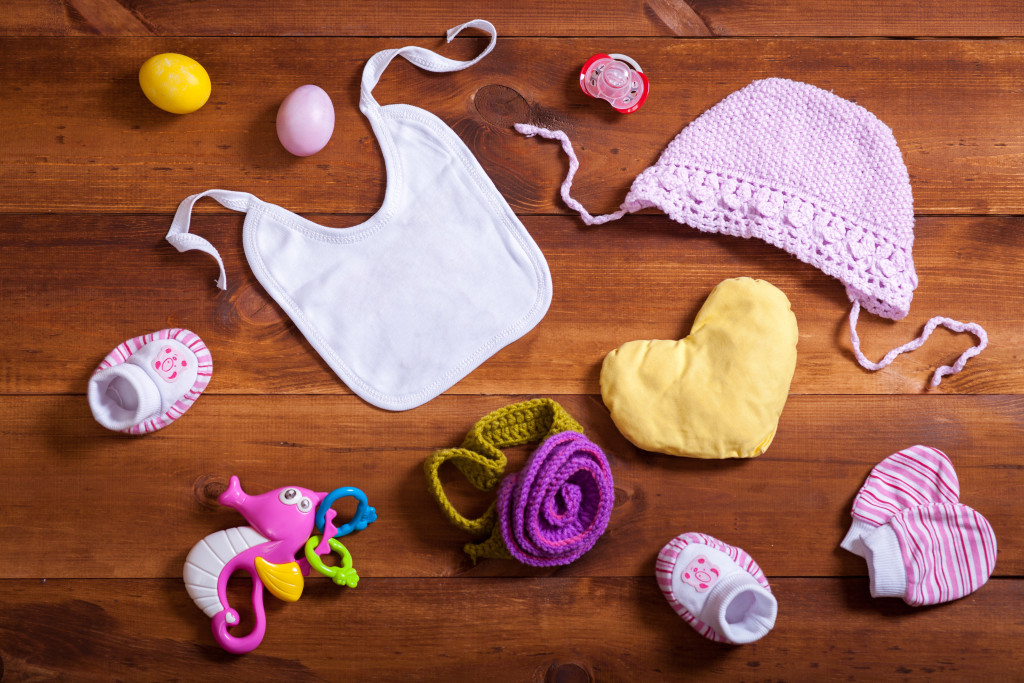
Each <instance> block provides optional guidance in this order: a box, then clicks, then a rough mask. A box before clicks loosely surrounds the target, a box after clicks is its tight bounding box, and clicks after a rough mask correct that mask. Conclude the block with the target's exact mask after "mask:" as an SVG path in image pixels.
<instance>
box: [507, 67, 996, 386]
mask: <svg viewBox="0 0 1024 683" xmlns="http://www.w3.org/2000/svg"><path fill="white" fill-rule="evenodd" d="M516 130H518V131H519V132H520V133H523V134H525V135H529V136H532V135H540V136H541V137H545V138H549V139H557V140H560V141H561V142H562V147H563V148H564V149H565V151H566V153H567V154H568V155H569V158H570V161H569V174H568V176H567V177H566V179H565V182H564V183H563V184H562V198H563V200H564V201H565V202H566V204H567V205H569V206H570V207H571V208H573V209H575V210H576V211H578V212H579V213H580V214H581V215H582V217H583V221H584V222H585V223H586V224H588V225H599V224H602V223H606V222H609V221H612V220H617V219H618V218H621V217H622V216H623V215H625V214H626V213H631V212H634V211H639V210H640V209H644V208H649V207H654V208H658V209H660V210H661V211H664V212H665V213H667V214H668V215H669V217H671V218H672V219H673V220H675V221H678V222H679V223H685V224H687V225H690V226H692V227H695V228H697V229H698V230H701V231H704V232H715V233H722V234H725V235H734V236H736V237H757V238H759V239H761V240H764V241H765V242H768V243H769V244H772V245H775V246H777V247H779V248H780V249H784V250H786V251H788V252H789V253H791V254H793V255H794V256H796V257H797V258H799V259H800V260H801V261H804V262H805V263H809V264H811V265H813V266H815V267H816V268H818V269H820V270H821V271H823V272H824V273H826V274H828V275H830V276H832V277H834V278H836V279H838V280H839V281H841V282H842V283H843V284H845V285H846V292H847V295H848V296H849V298H850V301H851V302H852V304H853V310H852V311H851V316H850V331H851V342H852V343H853V346H854V355H855V356H856V357H857V360H858V361H859V362H860V364H861V365H862V366H863V367H865V368H867V369H870V370H877V369H880V368H882V367H885V366H886V365H888V364H889V363H891V362H892V360H893V359H894V358H895V357H896V356H897V355H899V354H900V353H903V352H905V351H912V350H914V349H916V348H918V347H919V346H920V345H921V344H923V343H924V340H925V339H927V337H928V335H929V334H931V331H932V330H933V329H934V328H935V327H936V326H937V325H943V326H945V327H947V328H949V329H952V330H954V331H957V332H963V331H967V332H971V333H972V334H974V335H976V336H977V337H978V339H979V341H980V343H979V344H978V345H977V346H975V347H974V348H972V349H969V350H968V351H967V352H965V353H964V354H963V355H962V356H961V358H960V359H959V360H958V361H957V363H956V364H955V365H954V366H952V367H949V366H947V367H943V368H940V369H939V370H937V371H936V373H935V375H934V376H933V379H932V385H933V386H937V385H938V384H939V382H940V381H941V378H942V377H943V376H944V375H947V374H953V373H954V372H958V371H959V370H960V369H962V367H963V364H964V363H966V361H967V359H968V358H970V357H971V356H974V355H977V354H978V353H980V352H981V351H982V349H984V348H985V346H986V344H987V341H988V339H987V335H986V334H985V331H984V329H982V328H981V327H980V326H979V325H976V324H974V323H960V322H957V321H955V320H950V319H948V318H933V319H932V321H930V323H929V325H928V326H927V327H926V329H925V333H924V334H923V335H922V336H921V337H920V338H919V339H917V340H914V341H913V342H910V343H908V344H905V345H904V346H902V347H900V348H899V349H895V350H894V351H893V352H891V353H890V354H889V355H887V356H886V357H885V358H883V359H882V361H880V362H879V363H872V362H871V361H869V360H868V359H867V358H866V357H864V355H863V353H861V351H860V340H859V338H858V337H857V334H856V321H857V314H858V313H859V310H860V307H861V306H863V307H864V308H866V309H867V310H869V311H871V312H872V313H875V314H876V315H880V316H882V317H885V318H889V319H892V320H899V319H901V318H904V317H906V315H907V314H908V313H909V312H910V302H911V299H912V298H913V296H914V289H915V288H916V287H917V284H918V279H917V273H916V272H915V271H914V259H913V255H912V253H911V252H912V247H913V244H914V202H913V196H912V194H911V190H910V177H909V175H908V173H907V167H906V166H905V165H904V163H903V158H902V156H901V154H900V150H899V147H898V146H897V145H896V140H895V138H894V137H893V134H892V131H891V130H890V129H889V127H888V126H886V125H885V124H884V123H882V122H881V121H879V120H878V118H876V117H875V116H874V114H872V113H871V112H869V111H867V110H866V109H864V108H863V107H861V106H859V105H857V104H854V103H853V102H849V101H847V100H844V99H842V98H840V97H838V96H836V95H833V94H832V93H830V92H826V91H825V90H822V89H821V88H817V87H815V86H813V85H808V84H806V83H798V82H795V81H790V80H785V79H781V78H769V79H765V80H761V81H755V82H753V83H751V84H750V85H748V86H747V87H745V88H743V89H742V90H739V91H737V92H734V93H732V94H731V95H729V96H728V97H726V98H725V99H724V100H722V101H721V102H719V103H718V104H717V105H715V106H714V107H712V108H711V109H709V110H708V111H706V112H705V113H704V114H702V115H701V116H700V117H698V118H697V119H696V120H695V121H694V122H693V123H691V124H690V125H689V126H687V127H686V128H684V129H683V131H682V132H681V133H679V135H677V136H676V138H675V139H674V140H673V141H672V142H671V143H669V145H668V147H666V149H665V151H664V152H662V155H661V157H660V158H659V159H658V161H657V163H655V164H654V165H653V166H651V167H650V168H648V169H646V170H645V171H644V172H643V173H641V174H640V175H639V176H638V177H637V178H636V180H634V181H633V185H632V187H631V188H630V190H629V194H628V195H627V196H626V200H625V201H624V202H623V203H622V206H621V207H620V209H619V210H618V211H616V212H614V213H611V214H608V215H605V216H591V215H590V214H589V213H587V211H586V210H585V209H584V208H583V207H582V206H581V205H580V204H579V202H577V201H576V200H574V199H572V197H571V196H569V189H570V188H571V186H572V178H573V176H574V175H575V173H576V170H577V168H578V167H579V162H578V161H577V160H576V156H575V154H574V153H573V151H572V145H571V144H570V142H569V139H568V137H567V136H566V135H565V133H563V132H562V131H551V130H547V129H543V128H537V127H535V126H530V125H527V124H517V125H516Z"/></svg>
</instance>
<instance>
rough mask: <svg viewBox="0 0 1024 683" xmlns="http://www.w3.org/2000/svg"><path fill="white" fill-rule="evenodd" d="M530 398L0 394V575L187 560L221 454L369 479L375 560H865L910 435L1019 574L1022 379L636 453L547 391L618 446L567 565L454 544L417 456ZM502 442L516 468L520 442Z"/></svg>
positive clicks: (367, 558)
mask: <svg viewBox="0 0 1024 683" xmlns="http://www.w3.org/2000/svg"><path fill="white" fill-rule="evenodd" d="M524 398H528V397H515V396H477V397H466V396H463V397H442V398H438V399H436V400H435V401H433V402H431V403H429V404H427V405H426V406H424V407H422V408H418V409H416V410H413V411H407V412H403V413H394V414H391V413H384V412H382V411H380V410H378V409H376V408H372V407H370V406H368V405H367V404H365V403H363V402H362V401H360V400H359V399H356V398H354V397H346V396H324V397H309V396H293V397H285V396H263V397H239V396H204V397H202V398H201V399H200V400H199V401H198V402H197V403H196V405H195V406H194V407H193V408H192V410H191V411H190V412H189V413H188V414H187V415H186V416H184V417H183V418H182V419H181V420H180V421H179V422H178V423H177V424H174V425H171V426H170V427H168V428H166V429H164V430H161V431H159V432H156V433H154V434H152V435H148V436H145V437H141V438H140V437H127V436H124V435H116V434H113V433H110V432H107V431H105V430H104V429H103V428H102V427H100V426H99V425H98V424H96V423H95V422H94V421H93V420H92V417H91V415H90V413H89V409H88V406H87V405H86V402H85V400H84V399H83V398H82V397H29V396H19V397H11V398H6V397H5V398H0V409H2V410H0V414H2V415H4V419H3V422H2V431H0V452H3V453H4V454H5V455H4V460H3V463H4V464H3V471H4V476H3V478H2V480H0V499H2V500H3V501H4V510H5V514H4V515H3V516H0V538H3V539H4V544H3V546H2V548H0V567H3V569H2V574H0V577H6V578H43V577H48V578H70V577H80V578H111V577H119V578H150V577H175V576H180V572H181V568H182V566H183V563H184V558H185V556H186V555H187V553H188V551H189V549H190V548H191V547H192V546H193V545H194V544H195V543H197V542H198V541H199V540H200V539H201V538H203V537H204V536H206V535H208V534H210V533H213V532H214V531H217V530H219V529H223V528H228V527H231V526H238V525H241V524H243V519H242V517H241V516H240V515H238V514H237V513H236V512H234V511H232V510H229V509H227V508H222V507H220V506H219V505H217V503H216V497H217V496H218V495H219V494H220V492H221V491H223V490H224V487H225V486H226V484H227V481H228V478H229V476H230V475H232V474H235V475H238V476H239V478H240V479H241V482H242V485H243V487H244V488H246V490H249V491H253V492H263V491H267V490H271V489H274V488H278V487H280V486H287V485H289V484H295V485H300V486H306V487H308V488H314V489H316V490H330V489H333V488H335V487H339V486H357V487H360V488H362V489H363V490H365V491H366V493H367V496H368V497H369V499H370V501H371V504H372V505H374V507H376V508H377V510H378V513H379V520H378V521H377V522H376V523H375V524H373V525H372V526H371V527H369V528H368V529H367V530H365V531H364V532H361V533H359V534H357V535H354V536H352V537H350V538H351V542H350V543H349V542H348V539H346V543H347V544H348V547H349V550H350V551H351V552H352V553H353V556H354V557H355V559H356V567H357V569H358V570H359V571H360V573H361V575H364V576H370V577H416V576H453V575H459V576H546V575H552V574H553V575H558V576H647V575H649V574H651V573H652V572H653V569H654V558H655V556H656V555H657V552H658V550H659V549H660V548H661V547H662V545H664V544H665V543H666V542H667V541H668V540H669V539H671V538H672V537H673V536H675V535H676V534H679V533H682V532H684V531H703V532H705V533H709V534H711V535H713V536H716V537H719V538H721V539H723V540H725V541H726V542H730V543H733V544H735V545H739V546H740V547H742V548H744V549H746V550H747V551H748V552H749V553H751V555H752V556H753V557H754V558H755V559H757V561H758V562H759V563H760V564H761V566H762V567H763V568H764V570H765V571H766V572H767V573H769V574H770V575H773V576H864V575H865V574H866V567H865V565H864V563H863V561H862V560H860V559H859V558H857V557H855V556H854V555H851V554H849V553H847V552H845V551H843V550H841V549H839V548H838V543H839V541H840V540H841V539H842V537H843V535H844V534H845V533H846V528H847V527H848V525H849V519H850V518H849V509H850V505H851V503H852V500H853V497H854V496H855V495H856V493H857V491H858V490H859V488H860V486H861V484H862V483H863V480H864V478H865V477H866V476H867V474H868V473H869V471H870V470H871V468H872V467H873V466H874V465H875V464H877V463H878V462H879V461H880V460H881V459H882V458H884V457H886V456H888V455H889V454H890V453H893V452H894V451H896V450H899V449H901V448H905V447H907V446H910V445H912V444H915V443H923V444H927V445H931V446H934V447H936V448H939V449H941V450H943V451H944V452H946V453H947V454H949V456H950V457H951V458H952V460H953V462H954V463H955V466H956V468H957V472H958V474H959V478H960V482H961V489H962V495H961V500H962V501H963V502H964V503H966V504H968V505H971V506H973V507H976V508H977V509H978V511H979V512H981V513H982V514H983V515H985V516H986V517H987V518H988V520H989V521H990V522H991V523H992V526H993V528H994V529H995V531H996V534H997V537H998V538H999V542H1000V543H999V547H1000V555H999V561H998V564H997V565H996V573H997V575H999V576H1021V575H1024V543H1022V542H1021V541H1022V538H1021V525H1020V512H1019V499H1020V497H1019V491H1020V490H1021V487H1022V485H1024V466H1022V465H1021V462H1020V454H1019V452H1018V451H1019V449H1018V448H1017V444H1018V442H1019V436H1020V432H1021V428H1022V426H1024V399H1022V398H1020V397H999V396H988V397H983V396H964V397H952V396H947V397H863V396H854V397H794V398H792V399H790V401H789V402H788V404H787V406H786V409H785V412H784V413H783V416H782V420H781V423H780V426H779V431H778V434H777V436H776V438H775V441H774V442H773V444H772V446H771V448H770V449H769V451H768V452H767V453H766V454H765V455H763V456H761V457H760V458H756V459H754V460H750V461H745V462H736V461H728V462H713V461H711V462H709V461H701V460H693V459H688V458H673V457H670V456H660V455H654V454H648V453H642V452H640V451H638V450H637V449H636V448H634V447H633V446H632V445H630V444H629V443H628V442H626V441H625V439H624V438H623V437H622V436H621V435H620V434H619V433H618V432H617V431H616V429H615V427H614V425H613V424H612V422H611V420H610V418H609V416H608V413H607V411H606V409H605V408H604V406H603V404H602V403H601V401H600V399H599V398H598V397H594V396H558V397H555V398H556V399H557V400H558V401H559V402H561V403H562V404H563V405H564V406H565V407H566V409H567V410H568V411H569V412H570V413H571V414H572V415H574V416H575V417H576V418H577V419H578V420H579V421H580V422H581V424H582V425H583V426H584V428H585V429H586V430H587V432H588V434H590V435H591V437H592V438H593V440H594V441H595V442H596V443H597V444H599V445H600V446H601V447H602V448H603V449H605V451H606V453H607V455H608V457H609V462H610V463H611V466H612V470H613V473H614V477H615V487H616V507H615V510H614V512H613V514H612V521H611V524H610V526H609V528H608V531H607V532H606V534H605V535H604V536H603V537H602V538H601V540H600V541H599V542H598V544H597V546H595V548H594V549H593V550H592V551H591V552H590V553H588V554H587V555H585V556H584V557H583V558H581V559H580V560H579V561H577V562H576V563H574V564H572V565H570V566H567V567H563V568H559V569H550V570H537V569H532V568H528V567H524V566H520V565H518V564H516V563H513V562H506V561H499V560H489V561H483V562H480V563H479V564H477V565H476V566H475V567H474V566H472V564H471V563H470V561H469V560H468V558H467V557H466V556H464V555H463V554H462V552H461V548H462V544H463V543H464V542H466V541H468V540H470V539H469V538H467V537H466V536H465V535H464V534H462V533H460V532H459V531H457V530H455V529H454V528H452V527H449V526H448V524H447V522H445V521H444V520H443V518H442V516H441V514H440V512H439V511H438V510H437V507H436V503H435V502H434V501H433V500H432V499H431V498H430V497H429V495H428V494H427V490H426V484H425V481H424V476H423V470H422V465H423V461H424V460H425V459H426V457H427V456H428V455H429V454H430V453H431V452H432V451H433V450H434V449H436V448H442V447H450V446H457V445H458V444H459V443H460V442H461V440H462V437H463V435H464V434H465V432H466V431H467V430H468V429H469V428H470V427H471V426H472V424H473V423H474V422H476V420H478V419H479V418H480V417H482V416H483V415H485V414H486V413H488V412H490V411H492V410H495V409H497V408H500V407H502V406H504V405H507V404H509V403H512V402H514V401H516V400H523V399H524ZM510 457H511V463H510V468H509V469H510V470H511V471H515V470H518V469H520V468H521V467H522V466H523V464H524V463H525V461H526V458H527V457H528V450H527V449H526V448H520V449H516V450H515V451H514V452H513V453H511V454H510ZM444 477H445V482H446V485H447V486H449V487H450V488H451V496H452V499H453V501H454V503H455V505H456V506H457V507H459V508H460V509H462V510H464V511H465V514H467V515H479V514H482V513H483V511H484V509H485V508H486V506H487V505H489V504H490V502H491V501H492V500H493V498H492V497H491V496H489V495H487V494H484V493H481V492H478V491H476V490H475V489H473V488H472V487H471V486H469V485H468V484H467V483H466V482H465V481H464V480H463V479H462V478H461V476H460V475H459V474H458V473H457V472H456V471H455V470H454V469H451V470H448V468H446V471H445V472H444ZM339 514H342V516H344V515H345V513H344V511H342V512H341V513H339ZM348 514H349V515H350V514H351V511H349V513H348ZM50 539H59V545H58V546H57V547H55V546H54V545H53V544H52V543H50V542H48V541H49V540H50ZM794 548H799V549H800V551H799V552H794V550H793V549H794ZM58 558H59V561H58Z"/></svg>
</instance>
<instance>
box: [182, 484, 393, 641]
mask: <svg viewBox="0 0 1024 683" xmlns="http://www.w3.org/2000/svg"><path fill="white" fill-rule="evenodd" d="M343 497H352V498H355V499H356V500H357V502H358V508H357V510H356V514H355V516H354V517H353V518H352V520H351V521H350V522H348V523H346V524H343V525H342V526H341V527H340V528H339V527H336V526H335V525H334V524H333V523H332V522H333V519H334V516H335V515H336V514H337V513H336V512H335V511H334V510H332V509H331V505H333V504H334V502H335V501H336V500H338V499H339V498H343ZM217 502H219V503H220V504H221V505H226V506H228V507H231V508H234V509H235V510H238V511H239V512H240V513H242V516H243V517H245V519H246V521H247V522H249V524H250V525H251V526H240V527H234V528H232V529H224V530H223V531H217V532H215V533H212V534H210V535H209V536H207V537H206V538H204V539H203V540H201V541H199V543H197V544H196V545H195V546H194V547H193V548H192V550H191V551H190V552H189V554H188V557H187V558H186V559H185V571H184V578H185V587H186V589H187V590H188V594H189V596H191V598H192V600H193V601H194V602H195V603H196V606H198V607H199V608H200V609H201V610H203V612H205V613H206V615H207V616H208V617H210V618H211V619H212V620H213V622H212V624H211V626H212V628H213V637H214V639H215V640H216V641H217V644H218V645H220V646H221V647H222V648H224V649H225V650H227V651H228V652H231V653H233V654H243V653H246V652H251V651H252V650H254V649H256V647H257V646H258V645H259V644H260V642H261V641H262V640H263V636H264V634H265V633H266V630H267V623H266V612H265V610H264V608H263V589H264V588H266V589H267V590H268V591H270V593H271V594H272V595H274V596H276V597H278V598H280V599H281V600H285V601H287V602H295V601H296V600H298V599H299V597H300V596H301V595H302V588H303V585H304V581H303V577H304V576H307V575H308V574H309V569H310V567H313V568H315V569H316V570H317V571H319V572H321V573H322V574H324V575H326V576H329V577H330V578H331V579H332V580H333V581H334V582H335V583H336V584H338V585H339V586H340V585H347V586H351V587H353V588H354V587H355V586H356V584H357V583H358V581H359V575H358V574H357V573H356V571H355V569H353V567H352V556H351V555H350V554H349V552H348V550H346V549H345V546H343V545H342V544H341V543H340V542H338V541H337V540H335V539H336V538H337V537H339V536H344V535H345V534H348V533H351V532H352V531H358V530H361V529H365V528H366V526H367V525H368V524H370V523H371V522H373V521H374V520H376V519H377V512H376V510H375V509H374V508H372V507H370V506H369V504H368V503H367V501H366V494H364V493H363V492H362V491H360V490H359V489H356V488H352V487H343V488H339V489H335V490H334V491H332V492H330V493H322V492H316V491H311V490H309V489H304V488H300V487H298V486H286V487H284V488H279V489H275V490H273V491H269V492H267V493H262V494H260V495H258V496H251V495H248V494H246V493H245V491H243V490H242V486H241V484H240V483H239V481H238V477H234V476H233V477H231V483H230V484H229V485H228V490H227V491H225V492H224V493H222V494H221V495H220V497H219V498H218V499H217ZM314 510H315V512H314ZM314 526H315V527H316V529H317V530H318V531H320V532H321V534H322V538H321V537H320V536H316V535H313V528H314ZM303 550H304V557H302V558H301V559H299V560H296V559H295V556H296V554H298V553H299V552H300V551H303ZM331 550H334V551H336V552H337V553H338V554H339V555H341V558H342V564H341V565H339V566H335V567H327V566H325V565H324V564H323V562H321V560H320V555H322V554H324V553H327V552H330V551H331ZM239 569H244V570H245V571H247V572H248V573H249V576H250V577H252V608H253V613H254V615H255V625H254V626H253V628H252V631H250V632H249V633H248V634H247V635H244V636H233V635H231V634H230V633H229V632H228V629H229V628H231V627H232V626H235V625H237V624H238V622H239V618H238V612H237V611H236V610H235V609H234V608H232V607H231V606H230V605H229V604H228V599H227V584H228V579H229V578H231V575H232V574H233V573H234V572H235V571H237V570H239Z"/></svg>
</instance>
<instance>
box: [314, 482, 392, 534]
mask: <svg viewBox="0 0 1024 683" xmlns="http://www.w3.org/2000/svg"><path fill="white" fill-rule="evenodd" d="M341 498H355V499H356V502H357V503H358V507H357V508H356V513H355V514H354V515H352V519H350V520H349V521H348V522H346V523H345V524H342V525H340V526H339V527H338V531H337V533H335V534H334V536H333V538H340V537H342V536H346V535H348V534H350V533H352V532H353V531H360V530H362V529H365V528H366V526H367V525H368V524H370V523H371V522H373V521H375V520H376V519H377V510H376V509H374V508H372V507H370V503H369V501H367V499H366V494H365V493H363V492H362V491H360V490H359V489H357V488H355V487H354V486H342V487H340V488H336V489H334V490H333V491H331V492H330V493H328V494H327V496H325V497H324V499H323V500H322V501H320V505H319V506H317V509H316V529H317V531H319V532H320V533H321V534H322V533H324V527H325V526H326V524H327V511H328V510H330V509H331V506H332V505H334V503H335V502H336V501H338V500H339V499H341Z"/></svg>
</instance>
